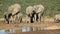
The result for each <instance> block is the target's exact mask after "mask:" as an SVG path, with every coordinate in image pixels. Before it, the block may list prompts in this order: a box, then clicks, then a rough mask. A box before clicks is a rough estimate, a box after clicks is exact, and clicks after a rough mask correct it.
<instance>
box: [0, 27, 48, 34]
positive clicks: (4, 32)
mask: <svg viewBox="0 0 60 34" xmlns="http://www.w3.org/2000/svg"><path fill="white" fill-rule="evenodd" d="M46 29H47V28H46V27H25V26H23V27H21V29H18V30H14V29H9V30H0V34H11V33H15V32H28V31H37V30H46Z"/></svg>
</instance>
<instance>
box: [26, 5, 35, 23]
mask: <svg viewBox="0 0 60 34" xmlns="http://www.w3.org/2000/svg"><path fill="white" fill-rule="evenodd" d="M34 14H35V12H34V11H33V6H28V7H27V8H26V19H27V20H26V22H27V23H33V17H34Z"/></svg>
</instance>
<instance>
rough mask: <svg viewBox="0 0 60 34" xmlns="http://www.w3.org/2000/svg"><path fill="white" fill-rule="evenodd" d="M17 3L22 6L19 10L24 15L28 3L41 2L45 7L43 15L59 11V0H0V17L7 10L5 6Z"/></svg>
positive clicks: (52, 14) (51, 14) (50, 14)
mask: <svg viewBox="0 0 60 34" xmlns="http://www.w3.org/2000/svg"><path fill="white" fill-rule="evenodd" d="M16 2H17V3H19V4H20V5H21V7H22V9H21V12H22V13H23V14H24V15H25V9H26V7H27V6H29V5H32V6H33V5H36V4H42V5H44V7H45V16H50V17H52V16H54V14H56V13H57V12H58V13H59V12H60V0H0V17H3V13H4V12H6V11H7V8H8V7H9V6H10V5H11V4H13V3H16Z"/></svg>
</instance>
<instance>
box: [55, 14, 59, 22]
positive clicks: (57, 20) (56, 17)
mask: <svg viewBox="0 0 60 34" xmlns="http://www.w3.org/2000/svg"><path fill="white" fill-rule="evenodd" d="M54 22H60V14H56V15H55V16H54Z"/></svg>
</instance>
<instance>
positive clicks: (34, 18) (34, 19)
mask: <svg viewBox="0 0 60 34" xmlns="http://www.w3.org/2000/svg"><path fill="white" fill-rule="evenodd" d="M34 22H35V23H36V14H35V15H34Z"/></svg>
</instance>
